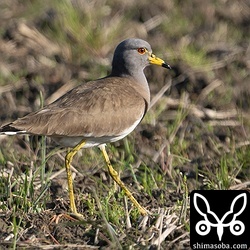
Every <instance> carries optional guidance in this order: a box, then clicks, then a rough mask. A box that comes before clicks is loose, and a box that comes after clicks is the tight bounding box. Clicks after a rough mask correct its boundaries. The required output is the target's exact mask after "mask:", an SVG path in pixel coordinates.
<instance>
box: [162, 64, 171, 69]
mask: <svg viewBox="0 0 250 250" xmlns="http://www.w3.org/2000/svg"><path fill="white" fill-rule="evenodd" d="M162 67H163V68H167V69H172V68H171V66H170V65H168V64H167V63H163V64H162Z"/></svg>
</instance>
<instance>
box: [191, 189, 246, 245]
mask: <svg viewBox="0 0 250 250" xmlns="http://www.w3.org/2000/svg"><path fill="white" fill-rule="evenodd" d="M241 199H243V205H242V207H241V208H240V209H239V208H238V207H239V205H240V204H241V203H240V202H242V201H240V200H241ZM193 202H194V207H195V209H196V211H197V212H198V213H199V214H200V215H201V216H202V217H203V219H202V220H200V221H199V222H197V224H196V226H195V230H196V232H197V233H198V234H199V235H201V236H204V235H207V234H209V232H210V230H211V227H215V228H217V235H218V238H219V241H221V239H222V236H223V233H224V228H225V227H229V229H230V232H231V233H232V234H233V235H235V236H238V235H241V234H243V233H244V231H245V225H244V224H243V222H242V221H240V220H237V216H239V215H240V214H241V213H242V212H243V211H244V210H245V208H246V205H247V195H246V193H243V194H239V195H237V196H236V197H235V198H234V199H233V201H232V203H231V206H230V210H229V211H227V212H226V213H225V214H224V215H223V216H222V218H221V219H219V218H218V216H217V215H216V214H215V213H214V212H213V211H211V209H210V205H209V203H208V201H207V199H206V198H205V197H204V196H203V195H201V194H198V193H195V194H194V198H193ZM198 203H199V204H200V206H199V205H198ZM237 203H238V205H237V206H235V205H236V204H237ZM202 205H203V206H202ZM237 209H238V210H237ZM226 221H227V222H226ZM228 221H230V222H228Z"/></svg>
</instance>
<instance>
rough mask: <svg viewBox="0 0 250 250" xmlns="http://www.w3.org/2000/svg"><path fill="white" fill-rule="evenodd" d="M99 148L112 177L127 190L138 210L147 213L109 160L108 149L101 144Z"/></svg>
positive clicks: (143, 213)
mask: <svg viewBox="0 0 250 250" xmlns="http://www.w3.org/2000/svg"><path fill="white" fill-rule="evenodd" d="M99 148H100V149H101V151H102V153H103V156H104V159H105V161H106V163H107V167H108V170H109V174H110V175H111V177H112V178H113V180H114V181H115V182H116V183H117V184H118V185H119V186H120V187H121V188H122V190H123V191H124V192H125V194H126V195H127V196H128V198H129V199H130V200H131V201H132V203H133V204H134V205H135V206H136V207H137V208H138V210H139V211H140V213H141V214H142V215H146V214H147V211H146V209H145V208H143V207H142V206H141V205H140V204H139V203H138V201H137V200H136V199H135V198H134V196H133V195H132V193H131V192H130V191H129V190H128V189H127V187H126V186H125V184H124V183H123V182H122V181H121V180H120V178H119V176H118V173H117V172H116V171H115V170H114V169H113V167H112V165H111V162H110V160H109V157H108V154H107V151H106V149H105V145H101V146H99Z"/></svg>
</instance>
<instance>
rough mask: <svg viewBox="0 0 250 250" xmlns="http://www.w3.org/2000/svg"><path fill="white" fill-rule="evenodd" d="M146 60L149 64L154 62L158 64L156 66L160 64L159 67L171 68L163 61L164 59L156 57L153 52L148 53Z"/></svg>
mask: <svg viewBox="0 0 250 250" xmlns="http://www.w3.org/2000/svg"><path fill="white" fill-rule="evenodd" d="M148 60H149V62H150V63H151V64H155V65H158V66H161V67H164V68H167V69H171V67H170V66H169V65H168V64H167V63H165V61H163V60H162V59H161V58H159V57H156V56H155V55H154V54H152V53H151V54H149V57H148Z"/></svg>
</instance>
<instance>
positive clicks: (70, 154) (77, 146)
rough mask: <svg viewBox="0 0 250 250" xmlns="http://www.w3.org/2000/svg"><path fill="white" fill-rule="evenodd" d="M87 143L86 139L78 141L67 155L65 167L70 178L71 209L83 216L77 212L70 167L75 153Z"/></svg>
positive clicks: (77, 214)
mask: <svg viewBox="0 0 250 250" xmlns="http://www.w3.org/2000/svg"><path fill="white" fill-rule="evenodd" d="M84 145H85V141H81V142H80V143H78V144H77V145H76V146H75V147H74V148H73V149H71V150H70V151H69V152H68V153H67V155H66V157H65V168H66V173H67V180H68V192H69V201H70V209H71V212H72V213H73V214H74V215H76V216H80V217H82V215H81V214H79V213H78V212H77V209H76V204H75V197H74V188H73V180H72V174H71V169H70V164H71V162H72V159H73V157H74V156H75V154H76V153H77V152H78V151H79V150H80V149H81V148H82V147H83V146H84Z"/></svg>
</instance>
